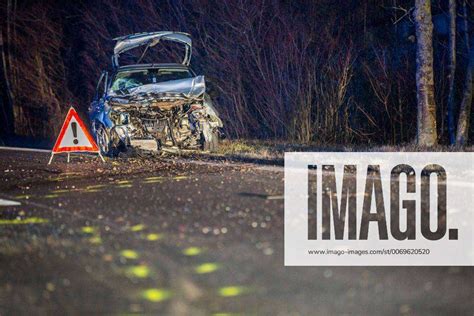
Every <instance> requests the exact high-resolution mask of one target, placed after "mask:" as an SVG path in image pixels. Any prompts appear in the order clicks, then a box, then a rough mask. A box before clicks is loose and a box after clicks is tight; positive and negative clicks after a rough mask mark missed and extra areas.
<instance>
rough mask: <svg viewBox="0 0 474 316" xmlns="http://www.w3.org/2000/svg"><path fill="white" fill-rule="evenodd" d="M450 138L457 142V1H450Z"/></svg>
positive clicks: (452, 142) (450, 140) (451, 142)
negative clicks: (455, 101)
mask: <svg viewBox="0 0 474 316" xmlns="http://www.w3.org/2000/svg"><path fill="white" fill-rule="evenodd" d="M448 46H449V53H448V58H449V61H448V71H449V73H448V86H449V87H448V89H449V93H448V109H447V111H448V137H449V143H450V144H451V145H452V144H454V143H455V141H456V135H455V129H454V79H455V74H456V0H449V37H448Z"/></svg>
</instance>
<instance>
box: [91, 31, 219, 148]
mask: <svg viewBox="0 0 474 316" xmlns="http://www.w3.org/2000/svg"><path fill="white" fill-rule="evenodd" d="M115 40H116V45H115V48H114V55H113V57H112V66H113V72H112V73H111V75H109V74H108V72H106V71H103V72H102V74H101V76H100V78H99V81H98V83H97V89H96V94H95V97H94V99H93V101H92V103H91V105H90V107H89V117H90V121H91V124H92V132H93V134H94V136H95V139H96V142H97V145H98V146H99V148H100V150H101V152H102V153H103V154H105V155H113V154H116V153H119V152H120V151H123V150H126V149H127V148H128V147H129V146H132V147H133V146H136V147H142V148H146V149H157V150H160V149H161V148H162V147H163V146H170V147H175V148H183V149H200V150H206V151H215V150H217V148H218V144H219V135H220V134H219V129H220V128H222V121H221V119H220V118H219V116H218V113H217V111H216V110H215V108H214V106H213V105H212V101H211V99H210V97H209V95H208V94H207V93H206V83H205V79H204V76H197V75H196V74H195V73H194V72H193V71H192V70H191V69H190V68H189V63H190V60H191V52H192V42H191V38H190V36H189V34H186V33H180V32H153V33H140V34H133V35H128V36H123V37H119V38H116V39H115ZM161 41H172V42H176V43H179V44H182V45H184V47H185V56H184V58H183V61H182V63H181V64H177V63H168V64H164V63H156V64H155V63H153V64H141V63H140V62H141V60H142V59H143V56H144V55H145V54H146V53H147V52H148V50H149V48H151V47H154V46H155V45H157V44H159V43H160V42H161ZM136 48H142V49H143V53H142V56H141V57H140V58H139V60H138V62H137V63H135V64H131V65H126V66H120V65H119V61H120V56H121V55H122V54H124V53H125V52H127V51H129V50H132V49H136Z"/></svg>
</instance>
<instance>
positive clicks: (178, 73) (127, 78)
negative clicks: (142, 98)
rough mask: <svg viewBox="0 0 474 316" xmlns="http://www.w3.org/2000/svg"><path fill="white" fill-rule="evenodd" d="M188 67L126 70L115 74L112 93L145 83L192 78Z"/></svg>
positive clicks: (125, 91)
mask: <svg viewBox="0 0 474 316" xmlns="http://www.w3.org/2000/svg"><path fill="white" fill-rule="evenodd" d="M191 77H192V74H191V72H190V71H189V70H188V69H141V70H125V71H120V72H118V73H117V74H116V75H115V79H114V82H113V84H112V87H111V92H112V94H117V93H127V90H129V89H132V88H136V87H139V86H142V85H145V84H152V83H158V82H165V81H171V80H178V79H186V78H191Z"/></svg>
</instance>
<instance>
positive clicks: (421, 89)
mask: <svg viewBox="0 0 474 316" xmlns="http://www.w3.org/2000/svg"><path fill="white" fill-rule="evenodd" d="M415 28H416V41H417V49H416V88H417V100H418V104H417V108H418V115H417V121H418V124H417V125H418V132H417V143H418V144H419V145H422V146H434V145H436V144H437V132H436V103H435V96H434V75H433V22H432V18H431V1H430V0H415Z"/></svg>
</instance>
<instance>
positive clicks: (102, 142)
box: [94, 123, 112, 156]
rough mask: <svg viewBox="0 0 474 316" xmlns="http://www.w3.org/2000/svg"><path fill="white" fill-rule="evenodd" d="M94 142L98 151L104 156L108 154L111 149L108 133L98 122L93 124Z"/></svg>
mask: <svg viewBox="0 0 474 316" xmlns="http://www.w3.org/2000/svg"><path fill="white" fill-rule="evenodd" d="M94 130H95V142H96V144H97V147H99V150H100V153H101V154H102V155H105V156H110V154H111V152H112V150H111V146H110V135H109V132H108V131H107V129H106V128H105V127H104V125H102V124H100V123H96V124H95V128H94Z"/></svg>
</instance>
